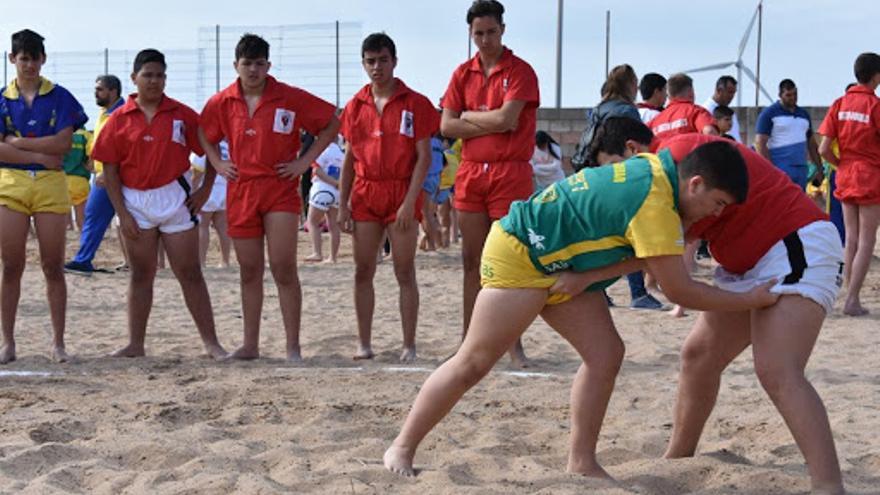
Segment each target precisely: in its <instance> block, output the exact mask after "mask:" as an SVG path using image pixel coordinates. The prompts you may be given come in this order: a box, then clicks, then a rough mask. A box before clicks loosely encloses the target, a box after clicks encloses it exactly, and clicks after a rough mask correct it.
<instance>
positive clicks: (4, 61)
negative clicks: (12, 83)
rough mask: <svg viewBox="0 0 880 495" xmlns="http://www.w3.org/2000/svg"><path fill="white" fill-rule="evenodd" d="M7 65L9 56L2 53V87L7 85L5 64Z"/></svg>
mask: <svg viewBox="0 0 880 495" xmlns="http://www.w3.org/2000/svg"><path fill="white" fill-rule="evenodd" d="M8 63H9V54H8V53H6V52H3V85H4V86H6V85H8V84H9V79H8V78H7V77H6V76H7V72H6V70H7V65H6V64H8Z"/></svg>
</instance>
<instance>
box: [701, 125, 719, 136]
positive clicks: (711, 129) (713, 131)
mask: <svg viewBox="0 0 880 495" xmlns="http://www.w3.org/2000/svg"><path fill="white" fill-rule="evenodd" d="M703 134H708V135H710V136H718V135H719V134H718V128H717V127H715V126H714V125H712V124H709V125H705V126H703Z"/></svg>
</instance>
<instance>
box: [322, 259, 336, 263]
mask: <svg viewBox="0 0 880 495" xmlns="http://www.w3.org/2000/svg"><path fill="white" fill-rule="evenodd" d="M324 263H328V264H330V263H336V258H325V259H324Z"/></svg>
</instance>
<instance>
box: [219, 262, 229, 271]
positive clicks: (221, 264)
mask: <svg viewBox="0 0 880 495" xmlns="http://www.w3.org/2000/svg"><path fill="white" fill-rule="evenodd" d="M217 268H222V269H224V270H226V269H228V268H229V262H228V261H221V262H220V264H219V265H217Z"/></svg>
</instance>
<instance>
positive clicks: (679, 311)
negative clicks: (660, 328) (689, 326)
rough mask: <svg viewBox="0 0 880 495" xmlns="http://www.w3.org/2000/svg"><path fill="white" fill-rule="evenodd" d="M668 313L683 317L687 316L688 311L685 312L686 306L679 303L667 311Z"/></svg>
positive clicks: (675, 316)
mask: <svg viewBox="0 0 880 495" xmlns="http://www.w3.org/2000/svg"><path fill="white" fill-rule="evenodd" d="M666 314H668V315H669V316H671V317H673V318H683V317H685V316H687V313H685V312H684V308H683V307H681V306H679V305H678V304H676V305H675V307H674V308H672V309H670V310H669V311H667V312H666Z"/></svg>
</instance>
